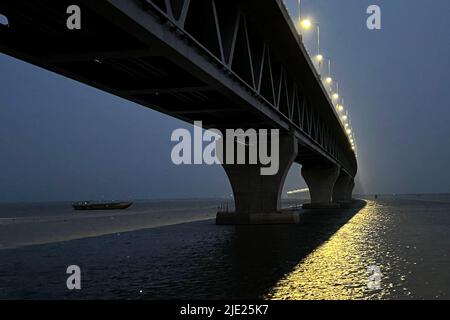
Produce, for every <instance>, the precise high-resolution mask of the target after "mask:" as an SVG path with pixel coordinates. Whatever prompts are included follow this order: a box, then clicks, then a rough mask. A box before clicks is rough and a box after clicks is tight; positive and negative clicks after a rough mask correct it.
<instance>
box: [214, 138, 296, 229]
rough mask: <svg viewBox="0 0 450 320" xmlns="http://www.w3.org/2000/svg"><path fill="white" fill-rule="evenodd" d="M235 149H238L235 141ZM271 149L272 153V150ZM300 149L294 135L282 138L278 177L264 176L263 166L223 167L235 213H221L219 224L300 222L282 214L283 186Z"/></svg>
mask: <svg viewBox="0 0 450 320" xmlns="http://www.w3.org/2000/svg"><path fill="white" fill-rule="evenodd" d="M224 145H226V142H225V143H224ZM234 146H235V147H236V146H237V143H236V141H235V142H234ZM241 147H242V145H241ZM246 148H248V146H246ZM268 149H269V150H270V147H269V148H268ZM235 150H236V148H235ZM297 150H298V144H297V141H296V138H295V137H294V136H292V135H282V136H280V138H279V168H278V172H277V173H276V174H275V175H262V174H261V168H264V167H267V166H266V165H262V164H260V163H258V164H223V165H222V166H223V168H224V169H225V172H226V174H227V176H228V179H229V181H230V184H231V187H232V189H233V195H234V202H235V212H231V213H230V212H219V213H218V214H217V217H216V223H217V224H228V225H234V224H279V223H280V224H283V223H295V222H297V221H298V218H297V217H296V216H295V215H294V214H281V213H280V212H281V193H282V189H283V184H284V181H285V179H286V176H287V174H288V172H289V169H290V167H291V165H292V163H293V162H294V160H295V158H296V156H297ZM224 153H225V151H224ZM246 153H248V152H246ZM224 159H226V154H224ZM247 160H248V157H247ZM258 162H259V161H258ZM247 163H248V162H247Z"/></svg>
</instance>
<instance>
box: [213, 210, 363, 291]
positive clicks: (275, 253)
mask: <svg viewBox="0 0 450 320" xmlns="http://www.w3.org/2000/svg"><path fill="white" fill-rule="evenodd" d="M364 206H365V202H360V203H358V205H357V206H356V207H355V208H349V209H344V210H328V211H326V210H314V211H308V212H306V213H305V214H304V215H303V216H302V218H301V222H300V224H298V225H279V226H236V227H232V228H234V233H233V234H232V238H231V241H230V243H229V246H228V247H227V248H226V249H227V250H225V252H224V253H225V254H226V255H227V256H228V258H229V259H230V260H229V262H230V263H231V264H232V268H231V269H230V270H229V272H228V273H227V278H228V280H229V285H228V287H227V289H226V291H228V292H227V298H243V299H245V298H248V299H251V298H261V297H263V296H264V295H265V294H267V293H268V292H269V291H270V289H271V288H273V286H274V285H275V284H276V283H277V282H278V281H279V280H280V279H281V278H283V276H285V275H286V274H288V273H289V272H291V271H292V270H293V269H294V267H295V266H297V265H298V263H299V262H301V261H302V260H303V259H304V258H306V257H307V256H308V255H309V254H310V253H312V252H313V251H314V250H315V249H316V248H318V247H319V246H320V245H321V244H323V243H324V242H326V241H327V240H328V239H329V238H330V237H331V236H332V235H333V234H334V233H335V232H336V231H338V230H339V229H340V228H341V227H342V226H343V225H345V224H346V223H347V222H348V221H349V220H350V219H351V218H352V217H353V216H354V215H356V214H357V213H358V212H359V211H360V210H361V209H362V208H363V207H364ZM211 280H212V279H211Z"/></svg>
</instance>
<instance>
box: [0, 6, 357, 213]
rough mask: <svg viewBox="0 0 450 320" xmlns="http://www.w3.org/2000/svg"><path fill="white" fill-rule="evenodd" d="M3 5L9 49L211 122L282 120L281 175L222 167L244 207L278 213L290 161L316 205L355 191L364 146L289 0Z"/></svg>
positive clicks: (2, 31)
mask: <svg viewBox="0 0 450 320" xmlns="http://www.w3.org/2000/svg"><path fill="white" fill-rule="evenodd" d="M69 5H78V6H79V7H80V8H81V29H80V30H68V28H67V27H66V20H67V18H68V14H67V12H66V10H67V7H68V6H69ZM0 14H3V15H4V16H6V17H7V19H8V21H9V25H8V26H3V25H0V51H1V52H3V53H5V54H8V55H11V56H13V57H16V58H18V59H21V60H24V61H27V62H29V63H32V64H34V65H37V66H40V67H42V68H45V69H47V70H50V71H53V72H56V73H58V74H61V75H64V76H66V77H69V78H72V79H75V80H77V81H81V82H83V83H86V84H88V85H90V86H93V87H96V88H99V89H101V90H103V91H106V92H109V93H112V94H114V95H117V96H120V97H123V98H125V99H127V100H130V101H134V102H136V103H138V104H140V105H143V106H146V107H149V108H152V109H155V110H158V111H160V112H162V113H165V114H168V115H170V116H173V117H175V118H178V119H181V120H184V121H187V122H191V123H192V122H194V121H196V120H201V121H203V125H204V127H207V128H208V127H209V128H212V127H213V128H219V129H225V128H243V129H246V128H254V129H260V128H267V129H271V128H276V129H280V131H281V141H280V170H279V173H278V174H277V175H275V176H261V175H260V174H259V168H260V165H224V168H225V171H226V173H227V175H228V177H229V180H230V183H231V186H232V189H233V192H234V199H235V206H236V213H237V214H240V215H242V216H246V215H251V214H259V213H274V212H278V211H279V210H280V197H281V190H282V187H283V183H284V180H285V177H286V175H287V172H288V170H289V168H290V166H291V165H292V163H293V162H297V163H300V164H301V165H302V172H301V173H302V176H303V177H304V179H305V181H306V183H307V185H308V187H309V190H310V193H311V203H312V204H313V205H315V206H319V207H323V206H332V205H333V204H336V203H339V202H345V201H349V200H351V197H352V190H353V188H354V177H355V175H356V172H357V161H356V156H355V153H354V151H353V150H352V148H351V144H350V142H349V140H348V137H347V135H346V132H345V128H344V127H343V126H342V124H341V122H340V120H339V116H338V114H337V112H336V110H335V108H334V106H333V103H332V101H331V100H330V98H329V95H328V93H327V91H326V89H325V87H324V86H323V84H322V81H321V79H320V76H319V75H318V73H317V71H316V69H315V67H314V65H313V63H312V61H311V59H310V58H309V56H308V54H307V52H306V50H305V48H304V46H303V44H302V42H301V40H300V39H299V36H298V34H297V32H296V29H295V26H294V25H293V23H292V21H291V19H290V17H289V15H288V12H287V10H286V8H285V6H284V4H283V3H282V1H281V0H226V1H221V0H128V1H125V0H104V1H92V0H70V1H68V0H59V1H46V0H2V1H1V2H0Z"/></svg>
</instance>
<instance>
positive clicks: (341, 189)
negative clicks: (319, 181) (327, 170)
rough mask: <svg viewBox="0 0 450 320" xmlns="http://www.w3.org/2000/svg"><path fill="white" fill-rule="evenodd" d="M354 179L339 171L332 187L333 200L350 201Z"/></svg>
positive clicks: (337, 201) (336, 201) (339, 201)
mask: <svg viewBox="0 0 450 320" xmlns="http://www.w3.org/2000/svg"><path fill="white" fill-rule="evenodd" d="M354 187H355V181H354V179H353V178H352V177H350V176H349V175H348V174H346V173H345V172H341V174H340V175H339V177H338V179H337V180H336V183H335V185H334V189H333V202H335V203H346V202H351V201H352V192H353V188H354Z"/></svg>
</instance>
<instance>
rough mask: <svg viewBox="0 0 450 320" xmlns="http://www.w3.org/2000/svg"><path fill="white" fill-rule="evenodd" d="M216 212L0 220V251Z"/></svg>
mask: <svg viewBox="0 0 450 320" xmlns="http://www.w3.org/2000/svg"><path fill="white" fill-rule="evenodd" d="M214 217H215V210H204V211H200V212H199V211H197V212H186V211H183V212H182V213H177V212H176V211H175V212H174V210H171V211H170V212H169V211H167V212H165V211H161V212H149V213H141V212H137V213H136V212H132V213H127V212H118V211H111V212H104V213H93V214H91V215H90V214H85V213H82V214H80V215H76V214H73V215H71V216H68V215H63V216H48V217H46V216H42V217H23V218H1V219H0V249H13V248H18V247H22V246H28V245H38V244H47V243H54V242H61V241H68V240H75V239H82V238H89V237H96V236H102V235H107V234H114V233H122V232H129V231H136V230H142V229H150V228H158V227H163V226H169V225H175V224H181V223H188V222H194V221H203V220H209V219H213V218H214Z"/></svg>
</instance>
